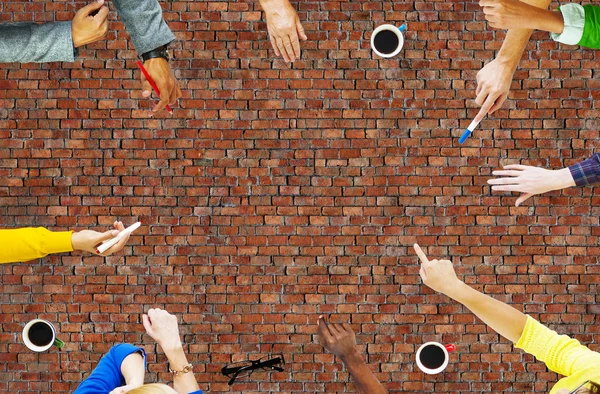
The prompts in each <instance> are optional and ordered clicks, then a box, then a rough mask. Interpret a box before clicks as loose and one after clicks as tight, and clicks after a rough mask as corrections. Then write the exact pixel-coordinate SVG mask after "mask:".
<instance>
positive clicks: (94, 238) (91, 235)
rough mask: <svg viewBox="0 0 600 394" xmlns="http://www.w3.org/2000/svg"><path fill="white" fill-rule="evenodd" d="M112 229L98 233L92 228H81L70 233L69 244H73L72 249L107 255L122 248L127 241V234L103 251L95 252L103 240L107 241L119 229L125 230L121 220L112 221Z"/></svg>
mask: <svg viewBox="0 0 600 394" xmlns="http://www.w3.org/2000/svg"><path fill="white" fill-rule="evenodd" d="M113 227H114V229H113V230H109V231H105V232H103V233H99V232H97V231H93V230H82V231H78V232H74V233H73V234H72V235H71V244H72V246H73V250H83V251H86V252H90V253H93V254H97V255H99V256H109V255H111V254H113V253H116V252H118V251H119V250H121V249H123V247H124V246H125V244H126V243H127V241H129V234H128V235H126V236H124V237H123V239H121V240H120V241H119V242H117V243H116V244H114V245H113V246H111V247H110V248H108V249H107V250H106V251H105V252H104V253H97V252H96V248H97V247H98V246H99V245H100V244H101V243H102V242H103V241H108V240H109V239H112V238H114V237H116V236H117V235H118V234H119V233H120V232H121V231H123V230H125V226H123V223H122V222H114V223H113Z"/></svg>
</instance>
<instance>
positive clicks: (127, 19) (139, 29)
mask: <svg viewBox="0 0 600 394" xmlns="http://www.w3.org/2000/svg"><path fill="white" fill-rule="evenodd" d="M113 4H114V5H115V7H116V8H117V13H118V14H119V16H120V17H121V19H122V20H123V23H125V27H126V28H127V31H128V32H129V35H130V36H131V39H132V40H133V45H134V46H135V49H136V50H137V52H138V54H139V55H142V54H144V53H146V52H149V51H151V50H153V49H156V48H158V47H161V46H163V45H165V44H168V43H170V42H171V41H173V40H175V36H174V35H173V33H172V32H171V29H169V26H167V23H166V22H165V21H164V19H163V17H162V8H160V4H159V3H158V0H113Z"/></svg>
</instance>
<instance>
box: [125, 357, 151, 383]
mask: <svg viewBox="0 0 600 394" xmlns="http://www.w3.org/2000/svg"><path fill="white" fill-rule="evenodd" d="M145 372H146V371H145V367H144V357H142V355H141V354H140V353H132V354H130V355H129V356H127V357H125V360H123V363H122V364H121V374H122V375H123V377H124V378H125V383H126V384H127V385H128V386H129V385H131V386H141V385H143V384H144V376H145Z"/></svg>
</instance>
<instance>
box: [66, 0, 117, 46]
mask: <svg viewBox="0 0 600 394" xmlns="http://www.w3.org/2000/svg"><path fill="white" fill-rule="evenodd" d="M103 5H104V0H96V1H93V2H92V3H90V4H88V5H86V6H85V7H83V8H82V9H80V10H79V11H77V13H76V14H75V17H74V18H73V21H72V22H71V33H72V35H73V46H74V47H75V48H79V47H81V46H84V45H87V44H91V43H93V42H96V41H99V40H101V39H102V38H104V37H106V33H107V32H108V7H105V6H103ZM94 12H98V13H97V14H96V15H91V14H93V13H94Z"/></svg>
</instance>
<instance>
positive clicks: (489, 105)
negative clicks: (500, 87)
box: [474, 94, 497, 123]
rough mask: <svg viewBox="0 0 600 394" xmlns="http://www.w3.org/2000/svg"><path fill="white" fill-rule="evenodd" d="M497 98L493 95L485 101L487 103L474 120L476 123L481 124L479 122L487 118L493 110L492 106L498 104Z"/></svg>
mask: <svg viewBox="0 0 600 394" xmlns="http://www.w3.org/2000/svg"><path fill="white" fill-rule="evenodd" d="M496 98H497V97H494V96H492V95H491V94H490V95H488V96H487V99H486V100H485V102H484V103H483V105H482V106H481V109H480V110H479V113H478V114H477V116H476V117H475V119H474V121H475V122H477V123H479V122H481V120H482V119H483V118H485V116H486V115H487V114H488V112H489V111H490V108H492V106H493V105H494V103H495V102H496Z"/></svg>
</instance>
